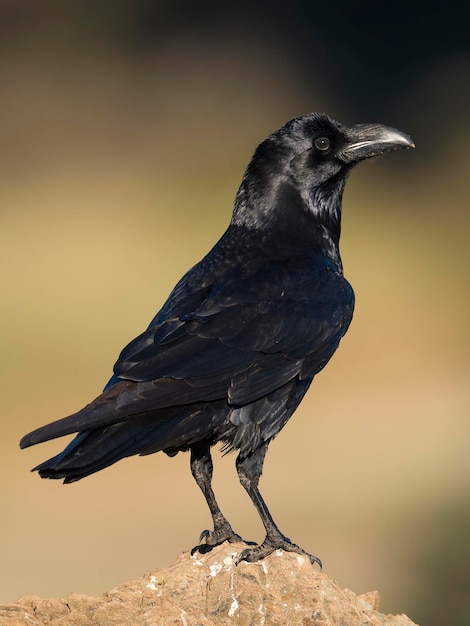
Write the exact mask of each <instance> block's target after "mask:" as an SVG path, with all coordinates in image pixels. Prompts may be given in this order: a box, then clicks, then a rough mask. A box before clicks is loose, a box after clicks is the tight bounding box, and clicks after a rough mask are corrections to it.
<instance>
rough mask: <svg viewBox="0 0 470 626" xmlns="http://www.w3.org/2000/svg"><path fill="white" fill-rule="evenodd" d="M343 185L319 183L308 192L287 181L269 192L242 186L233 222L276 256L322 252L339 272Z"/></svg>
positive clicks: (340, 265) (237, 228)
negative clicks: (303, 191)
mask: <svg viewBox="0 0 470 626" xmlns="http://www.w3.org/2000/svg"><path fill="white" fill-rule="evenodd" d="M343 188H344V185H341V184H340V185H336V186H335V187H334V188H333V189H331V188H328V189H326V188H325V189H323V188H322V187H317V188H316V189H314V190H312V191H310V192H308V193H307V194H306V195H305V196H302V195H301V194H299V192H298V190H296V189H295V188H294V187H293V186H292V185H291V184H289V183H288V182H287V181H284V183H283V184H281V185H278V186H277V188H276V189H275V190H271V192H270V193H268V192H266V193H263V194H260V193H259V190H258V189H256V188H254V189H250V188H247V187H246V186H245V185H243V184H242V186H241V187H240V189H239V191H238V194H237V198H236V203H235V210H234V215H233V217H232V222H231V226H232V227H233V228H235V229H236V230H239V229H240V230H241V231H243V232H244V233H245V234H244V236H243V240H244V241H246V242H248V241H250V242H251V243H252V244H254V245H256V246H258V247H260V248H262V249H263V250H265V251H266V252H267V253H269V254H270V255H272V256H273V257H277V258H283V257H291V256H323V257H326V258H327V259H328V260H330V261H332V262H333V263H334V265H335V266H336V268H337V270H338V271H339V272H342V263H341V257H340V253H339V238H340V233H341V198H342V192H343Z"/></svg>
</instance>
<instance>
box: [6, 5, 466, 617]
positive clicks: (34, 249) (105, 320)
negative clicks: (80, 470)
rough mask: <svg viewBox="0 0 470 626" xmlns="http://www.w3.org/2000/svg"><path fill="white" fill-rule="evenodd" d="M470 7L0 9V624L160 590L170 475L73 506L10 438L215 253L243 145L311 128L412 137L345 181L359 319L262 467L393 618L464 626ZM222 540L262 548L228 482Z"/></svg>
mask: <svg viewBox="0 0 470 626" xmlns="http://www.w3.org/2000/svg"><path fill="white" fill-rule="evenodd" d="M467 9H468V3H467V2H463V1H462V2H458V1H453V2H452V1H451V2H432V1H431V2H428V3H426V8H425V9H424V8H423V5H422V3H417V2H416V3H415V2H410V1H409V0H407V1H406V2H405V1H402V0H398V1H397V2H394V3H382V4H380V3H377V2H373V1H372V0H369V1H362V2H361V1H360V0H359V2H355V3H351V2H344V1H343V0H338V1H337V2H335V3H327V2H321V3H320V2H315V1H314V0H309V1H301V0H291V1H290V2H289V3H287V2H285V3H278V4H275V5H273V4H272V3H270V4H268V3H264V2H255V3H253V2H252V1H250V2H248V1H246V0H242V1H241V2H238V3H225V4H224V3H220V2H212V1H208V2H205V3H201V2H195V1H194V0H182V1H180V2H179V3H171V2H165V1H163V0H162V1H161V2H150V1H148V0H117V1H115V2H113V3H104V2H102V3H91V2H86V1H84V0H82V1H76V0H69V1H68V2H66V3H65V2H58V1H53V0H50V1H47V0H46V1H44V2H40V3H38V2H35V1H34V0H10V1H9V0H3V1H2V2H1V3H0V81H1V85H2V90H1V97H0V133H1V150H0V178H1V180H0V211H1V213H0V220H1V222H0V224H1V227H0V261H1V268H2V271H1V277H0V281H1V285H0V289H1V293H2V298H1V302H0V311H1V326H0V327H1V337H0V342H1V343H0V346H1V355H2V357H1V360H0V365H1V368H2V378H1V380H2V387H3V390H2V394H1V401H2V405H3V406H2V419H1V424H0V427H1V437H0V446H1V448H0V454H1V458H2V472H1V474H0V498H1V502H2V513H1V516H0V517H1V519H0V554H1V565H0V576H1V585H0V592H1V598H0V600H1V601H3V602H11V601H13V600H15V599H16V598H17V597H19V596H21V595H25V594H39V595H41V596H51V595H55V596H60V595H63V594H66V593H68V592H70V591H74V592H79V593H88V594H99V593H101V592H103V591H104V590H106V589H108V588H111V587H113V586H115V585H118V584H120V583H122V582H123V581H125V580H128V579H131V578H136V577H139V576H140V575H142V574H143V573H144V572H145V571H148V570H150V569H152V568H157V567H166V566H168V565H169V564H170V563H172V561H173V560H174V559H175V558H176V557H177V556H178V555H179V554H180V553H181V552H182V551H183V550H188V549H190V548H191V547H192V546H193V545H195V544H196V542H197V539H198V536H199V533H200V531H201V530H202V529H204V528H206V527H207V526H208V525H209V522H210V517H209V512H208V510H207V508H206V505H205V502H204V499H203V497H202V496H201V494H200V492H199V490H198V488H197V487H196V485H195V484H194V482H193V479H192V477H191V475H190V471H189V458H188V455H179V456H178V457H176V458H174V459H169V458H167V457H166V456H164V455H154V456H150V457H145V458H138V457H137V458H132V459H128V460H125V461H122V462H120V463H118V464H117V465H115V466H113V467H112V468H110V469H108V470H106V471H104V472H101V473H99V474H95V475H94V476H92V477H90V478H88V479H86V480H84V481H81V482H79V483H75V484H72V485H69V486H62V485H61V483H60V482H55V481H40V480H39V479H38V477H37V476H36V475H32V474H30V473H29V469H30V468H31V467H32V466H34V465H35V464H37V463H38V462H40V461H42V460H44V459H46V458H48V457H49V456H52V455H53V454H55V453H56V452H57V451H59V450H60V449H62V447H63V445H64V444H65V440H61V441H55V442H52V443H49V444H44V445H42V446H40V447H36V448H32V449H28V450H26V451H22V452H20V451H19V449H18V441H19V439H20V437H21V436H22V435H23V434H25V433H26V432H27V431H29V430H31V429H33V428H35V427H37V426H39V425H41V424H44V423H46V422H48V421H52V420H53V419H56V418H59V417H62V416H64V415H67V414H69V413H72V412H74V411H75V410H77V409H79V408H80V407H81V406H83V405H84V404H86V403H87V402H88V401H90V400H91V399H92V398H94V397H95V396H96V395H98V393H99V392H100V391H101V389H102V387H103V385H104V384H105V383H106V381H107V379H108V378H109V375H110V373H111V368H112V365H113V363H114V361H115V359H116V357H117V355H118V353H119V351H120V349H121V348H122V347H123V346H124V345H125V344H126V343H127V342H128V341H129V340H130V339H131V338H133V337H134V336H135V335H137V334H138V333H139V332H141V331H142V330H143V329H144V328H145V327H146V325H147V323H148V322H149V321H150V319H151V318H152V317H153V315H154V313H155V312H156V310H157V309H158V308H160V306H161V305H162V303H163V301H164V299H165V297H166V295H167V294H168V292H169V291H170V289H171V288H172V287H173V285H174V284H175V282H176V281H177V280H178V279H179V277H180V276H181V275H182V273H183V272H184V271H186V270H187V269H188V268H189V267H190V266H191V265H192V264H194V263H195V262H197V261H198V260H199V259H200V258H201V257H202V255H203V254H205V253H206V252H207V251H208V249H209V248H210V247H211V246H212V245H213V243H215V241H216V240H217V239H218V237H219V236H220V235H221V233H222V232H223V230H224V229H225V228H226V226H227V224H228V221H229V219H230V214H231V207H232V202H233V198H234V195H235V192H236V190H237V187H238V184H239V182H240V180H241V176H242V174H243V171H244V168H245V166H246V164H247V163H248V161H249V159H250V157H251V155H252V153H253V150H254V148H255V147H256V145H257V144H258V143H259V142H260V141H261V140H263V139H264V138H265V136H266V135H267V134H269V133H270V132H271V131H273V130H275V129H276V128H278V127H279V126H280V125H282V124H283V123H284V122H285V121H286V120H288V119H290V118H292V117H294V116H297V115H300V114H303V113H306V112H309V111H326V112H328V113H329V114H330V115H332V116H333V117H334V118H336V119H338V120H340V121H341V122H343V123H346V124H353V123H357V122H383V123H386V124H388V125H391V126H395V127H397V128H400V129H401V130H403V131H405V132H408V133H409V134H410V135H411V136H412V137H413V139H414V140H415V142H416V144H417V149H416V150H415V151H412V152H401V153H397V154H392V155H387V156H386V157H384V158H382V159H377V160H375V161H370V162H367V163H366V164H364V165H362V166H360V167H359V168H357V170H356V171H354V173H353V175H352V176H351V179H350V181H349V183H348V187H347V189H346V194H345V198H344V220H343V236H342V237H343V239H342V256H343V261H344V266H345V273H346V276H347V277H348V279H349V281H350V282H351V283H352V284H353V286H354V289H355V291H356V296H357V308H356V313H355V319H354V321H353V324H352V326H351V328H350V330H349V333H348V335H347V336H346V337H345V339H344V340H343V342H342V345H341V348H340V350H339V351H338V353H337V354H336V355H335V357H334V358H333V360H332V362H331V363H330V364H329V366H328V367H327V368H326V370H325V371H324V372H322V373H321V374H320V375H319V376H318V377H317V379H316V380H315V382H314V383H313V386H312V388H311V390H310V392H309V394H308V395H307V398H306V399H305V401H304V402H303V404H302V405H301V407H300V408H299V410H298V411H297V413H296V414H295V416H294V417H293V418H292V419H291V421H290V422H289V423H288V425H287V426H286V428H285V430H284V431H283V432H282V433H281V435H280V436H279V438H278V439H276V440H275V441H274V442H273V444H272V445H271V447H270V452H269V454H268V457H267V461H266V464H265V472H264V476H263V478H262V482H261V491H262V493H263V495H264V496H265V498H266V501H267V503H268V504H269V506H270V508H271V512H272V514H273V516H274V518H275V519H276V521H277V523H278V524H279V526H280V528H281V530H282V531H283V532H285V533H286V535H287V536H289V537H292V538H293V540H295V541H296V542H297V543H299V544H300V545H301V546H303V547H304V548H306V549H307V550H309V551H310V552H312V553H314V554H317V555H319V556H320V557H321V558H322V560H323V562H324V569H325V571H326V573H327V574H329V575H330V576H331V577H333V578H335V579H337V581H338V582H339V584H340V585H341V586H342V587H349V588H351V589H353V590H354V591H355V592H357V593H363V592H365V591H368V590H371V589H379V590H380V594H381V606H380V608H381V610H382V611H383V612H394V613H399V612H406V613H407V614H408V615H409V616H410V617H411V618H412V619H413V620H414V621H416V622H418V623H420V624H426V625H428V626H433V625H436V626H437V625H440V626H442V624H446V625H447V626H449V625H451V626H457V625H458V626H460V625H463V624H468V623H469V621H470V601H469V593H468V562H469V559H470V542H469V528H470V503H469V497H468V492H469V485H470V471H469V470H470V454H469V434H470V424H469V395H470V393H469V358H468V354H469V353H468V348H469V323H468V306H469V303H470V290H469V272H468V270H469V260H470V245H469V235H470V228H469V226H470V212H469V206H468V205H469V201H468V180H469V162H470V159H469V156H468V155H469V149H468V142H469V130H470V116H469V99H468V95H469V68H470V55H469V52H470V50H469V40H468V31H467V29H468V17H469V16H468V12H467ZM215 457H216V458H215V490H216V493H217V495H218V498H219V501H220V504H221V507H222V509H223V510H224V511H225V513H226V515H227V517H228V518H229V519H230V521H231V522H232V525H233V527H234V529H235V530H236V531H237V532H239V533H241V534H242V535H243V536H244V537H246V538H248V539H252V540H253V539H254V540H257V541H259V540H262V538H263V530H262V527H261V524H260V522H259V520H258V518H257V516H256V513H255V510H254V508H253V506H252V505H251V503H250V502H249V500H248V498H247V496H246V494H245V493H244V491H243V490H242V488H241V487H240V486H239V484H238V481H237V478H236V472H235V469H234V461H235V457H234V456H233V455H232V456H228V457H224V458H221V457H220V455H219V454H218V453H217V454H216V455H215Z"/></svg>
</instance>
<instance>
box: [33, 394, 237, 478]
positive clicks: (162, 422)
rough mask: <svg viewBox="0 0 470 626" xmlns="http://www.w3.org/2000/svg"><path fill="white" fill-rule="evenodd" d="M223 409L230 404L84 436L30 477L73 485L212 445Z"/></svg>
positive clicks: (133, 420) (137, 418) (138, 418)
mask: <svg viewBox="0 0 470 626" xmlns="http://www.w3.org/2000/svg"><path fill="white" fill-rule="evenodd" d="M217 404H219V405H220V407H218V406H217ZM223 405H224V406H226V403H225V401H219V402H218V403H213V404H210V403H206V404H199V405H191V406H182V407H181V406H180V407H171V408H169V409H160V410H158V411H154V412H153V413H147V414H145V415H134V416H132V417H128V418H127V419H125V420H121V421H120V422H117V423H114V424H109V425H107V426H103V427H99V428H93V429H88V430H84V431H82V432H79V433H78V435H77V436H76V437H75V439H73V440H72V441H71V442H70V443H69V445H68V446H67V447H66V448H65V449H64V450H63V451H62V452H61V453H60V454H58V455H57V456H54V457H52V458H51V459H48V460H47V461H45V462H44V463H41V464H40V465H37V466H36V467H34V468H33V469H32V470H31V471H33V472H38V473H39V475H40V476H41V478H52V479H63V481H64V483H72V482H75V481H77V480H80V479H81V478H85V476H89V475H90V474H94V473H95V472H98V471H100V470H102V469H104V468H105V467H109V466H110V465H113V464H114V463H116V462H117V461H120V460H121V459H124V458H126V457H128V456H133V455H135V454H140V455H146V454H153V453H154V452H159V451H164V452H166V453H167V454H169V455H170V456H172V455H174V454H176V453H177V452H179V451H184V450H188V449H189V448H190V447H191V445H193V444H194V443H196V442H197V441H201V440H209V441H210V440H211V438H212V437H213V435H214V429H216V428H217V427H220V426H221V424H222V422H223V420H224V417H225V412H224V411H223V410H220V409H221V408H222V406H223ZM217 408H219V410H218V411H217ZM214 409H216V410H215V411H214ZM214 418H215V419H214ZM45 428H47V427H45Z"/></svg>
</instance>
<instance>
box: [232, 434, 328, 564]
mask: <svg viewBox="0 0 470 626" xmlns="http://www.w3.org/2000/svg"><path fill="white" fill-rule="evenodd" d="M268 443H269V442H267V443H265V444H263V446H261V447H260V448H258V449H257V450H255V451H254V452H253V454H251V455H250V456H246V457H241V456H240V455H239V456H238V458H237V461H236V465H237V472H238V478H239V480H240V483H241V484H242V486H243V487H244V488H245V489H246V491H247V493H248V495H249V496H250V498H251V500H252V502H253V504H254V505H255V507H256V510H257V511H258V514H259V516H260V517H261V521H262V522H263V525H264V527H265V529H266V537H265V539H264V541H263V543H262V544H260V545H259V546H256V547H255V548H247V549H246V550H243V552H241V553H240V555H239V557H238V559H237V563H240V562H241V561H249V562H250V563H252V562H254V561H259V560H261V559H264V557H265V556H268V555H269V554H271V553H272V552H274V551H275V550H278V549H279V548H280V549H282V550H286V551H287V552H297V553H298V554H301V555H303V556H306V557H308V558H309V559H310V562H311V563H312V565H313V564H314V563H317V565H319V566H320V569H321V567H322V564H321V561H320V559H319V558H318V557H316V556H313V555H312V554H309V553H308V552H306V551H305V550H303V549H302V548H300V547H299V546H298V545H296V544H295V543H292V541H291V540H290V539H288V538H287V537H284V535H283V534H282V533H281V531H280V530H279V529H278V527H277V526H276V524H275V523H274V520H273V518H272V517H271V513H270V512H269V510H268V507H267V506H266V504H265V502H264V500H263V498H262V497H261V494H260V492H259V490H258V482H259V479H260V476H261V472H262V469H263V463H264V457H265V455H266V450H267V449H268Z"/></svg>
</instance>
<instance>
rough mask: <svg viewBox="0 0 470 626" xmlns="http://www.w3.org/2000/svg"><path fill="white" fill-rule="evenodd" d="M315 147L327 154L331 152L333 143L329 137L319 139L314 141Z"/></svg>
mask: <svg viewBox="0 0 470 626" xmlns="http://www.w3.org/2000/svg"><path fill="white" fill-rule="evenodd" d="M314 145H315V148H316V149H317V150H320V151H321V152H325V151H326V150H329V148H330V146H331V141H330V140H329V139H328V137H317V138H316V139H315V141H314Z"/></svg>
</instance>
